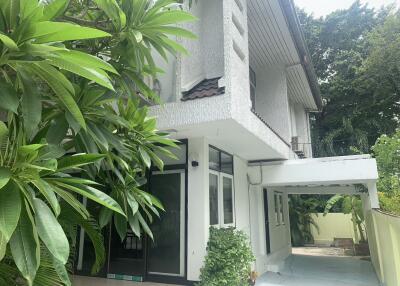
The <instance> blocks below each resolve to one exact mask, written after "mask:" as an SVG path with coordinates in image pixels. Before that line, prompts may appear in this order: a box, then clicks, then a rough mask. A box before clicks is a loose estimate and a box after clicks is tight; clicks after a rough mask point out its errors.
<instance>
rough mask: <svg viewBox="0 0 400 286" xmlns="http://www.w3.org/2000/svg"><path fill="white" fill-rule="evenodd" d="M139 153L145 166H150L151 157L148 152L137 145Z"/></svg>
mask: <svg viewBox="0 0 400 286" xmlns="http://www.w3.org/2000/svg"><path fill="white" fill-rule="evenodd" d="M139 153H140V157H141V158H142V160H143V162H144V164H145V165H146V167H147V168H150V166H151V158H150V156H149V154H147V152H146V151H145V150H143V149H142V148H141V147H139Z"/></svg>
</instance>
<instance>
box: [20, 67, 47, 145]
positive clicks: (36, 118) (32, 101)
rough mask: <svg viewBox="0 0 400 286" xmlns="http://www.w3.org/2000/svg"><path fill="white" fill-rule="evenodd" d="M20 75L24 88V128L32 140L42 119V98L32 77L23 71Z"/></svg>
mask: <svg viewBox="0 0 400 286" xmlns="http://www.w3.org/2000/svg"><path fill="white" fill-rule="evenodd" d="M19 74H20V76H21V81H22V83H23V88H24V93H23V96H22V102H21V105H22V117H23V119H24V128H25V132H26V133H27V136H28V138H31V136H32V135H33V134H34V132H35V130H37V129H38V125H39V123H40V121H41V118H42V101H41V99H42V97H41V95H40V92H39V90H38V87H37V86H38V85H37V83H36V82H34V81H33V80H32V76H31V75H29V74H27V73H26V72H24V71H21V70H20V73H19Z"/></svg>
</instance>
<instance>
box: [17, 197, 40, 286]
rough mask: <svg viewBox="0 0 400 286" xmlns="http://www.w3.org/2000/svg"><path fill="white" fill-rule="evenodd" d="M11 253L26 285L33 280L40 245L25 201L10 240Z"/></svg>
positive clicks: (37, 265)
mask: <svg viewBox="0 0 400 286" xmlns="http://www.w3.org/2000/svg"><path fill="white" fill-rule="evenodd" d="M10 249H11V254H12V256H13V258H14V262H15V264H16V265H17V267H18V269H19V271H20V272H21V274H22V276H23V277H24V278H25V279H26V280H27V282H28V285H30V286H31V285H33V280H34V278H35V276H36V272H37V270H38V268H39V264H40V245H39V238H38V235H37V232H36V227H35V224H34V221H33V217H32V214H31V211H30V210H29V208H28V206H27V204H26V203H25V205H24V207H23V208H22V211H21V218H20V221H19V223H18V226H17V228H16V230H15V231H14V234H13V236H12V237H11V240H10Z"/></svg>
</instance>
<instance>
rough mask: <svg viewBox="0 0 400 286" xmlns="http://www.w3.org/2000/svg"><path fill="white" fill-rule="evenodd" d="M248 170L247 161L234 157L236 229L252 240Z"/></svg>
mask: <svg viewBox="0 0 400 286" xmlns="http://www.w3.org/2000/svg"><path fill="white" fill-rule="evenodd" d="M247 168H248V167H247V161H245V160H243V159H241V158H239V157H237V156H234V181H235V212H236V227H237V229H239V230H242V231H244V232H245V233H246V234H247V235H248V236H249V238H250V218H249V207H250V205H249V190H248V184H247Z"/></svg>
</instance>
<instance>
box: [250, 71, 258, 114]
mask: <svg viewBox="0 0 400 286" xmlns="http://www.w3.org/2000/svg"><path fill="white" fill-rule="evenodd" d="M249 71H250V100H251V109H252V110H255V108H256V87H257V77H256V73H255V72H254V70H253V69H252V68H251V67H249Z"/></svg>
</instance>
